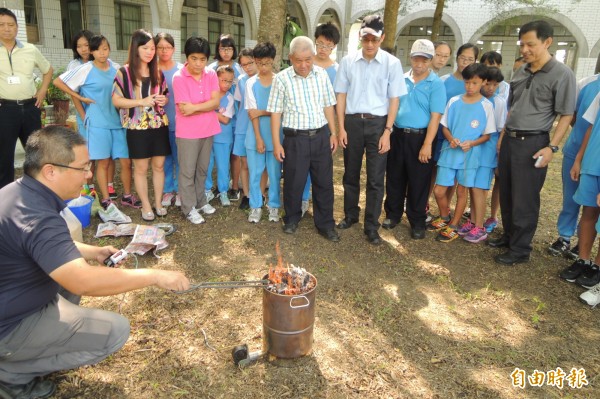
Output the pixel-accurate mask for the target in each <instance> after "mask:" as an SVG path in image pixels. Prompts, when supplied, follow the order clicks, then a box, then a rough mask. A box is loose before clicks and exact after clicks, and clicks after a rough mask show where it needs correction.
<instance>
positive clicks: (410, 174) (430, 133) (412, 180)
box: [382, 39, 446, 240]
mask: <svg viewBox="0 0 600 399" xmlns="http://www.w3.org/2000/svg"><path fill="white" fill-rule="evenodd" d="M436 51H437V50H435V49H434V45H433V43H432V42H431V41H429V40H426V39H419V40H416V41H415V43H414V44H413V46H412V48H411V50H410V65H411V70H410V71H409V72H407V73H406V74H405V75H404V76H405V81H406V85H407V86H408V88H409V91H408V94H407V95H405V96H402V97H401V99H400V100H401V101H400V102H401V104H400V109H399V110H398V115H397V116H396V121H395V122H394V131H393V133H392V135H391V138H390V147H391V148H390V153H389V155H388V159H387V179H386V198H385V204H384V208H385V212H386V216H387V217H386V219H385V220H384V221H383V226H382V227H383V228H384V229H393V228H394V227H396V225H397V224H398V223H400V220H401V219H402V213H403V211H404V203H405V201H406V216H407V217H408V221H409V223H410V226H411V237H412V238H413V239H415V240H418V239H423V238H425V218H426V217H427V212H426V207H427V197H428V194H429V182H430V181H431V174H432V172H433V167H434V163H433V161H431V162H430V160H431V153H432V149H431V147H432V144H433V141H434V139H435V138H436V135H437V130H438V126H439V124H440V120H441V118H442V114H443V113H444V109H445V108H446V88H445V86H444V82H442V80H441V79H440V78H439V77H438V76H437V74H436V73H435V72H433V71H432V70H430V69H429V68H430V67H431V65H432V58H433V57H434V54H435V52H436Z"/></svg>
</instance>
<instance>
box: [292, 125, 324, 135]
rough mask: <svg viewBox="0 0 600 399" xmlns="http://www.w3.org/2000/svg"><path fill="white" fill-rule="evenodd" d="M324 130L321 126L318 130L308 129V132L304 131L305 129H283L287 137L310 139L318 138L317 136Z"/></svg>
mask: <svg viewBox="0 0 600 399" xmlns="http://www.w3.org/2000/svg"><path fill="white" fill-rule="evenodd" d="M321 130H323V127H322V126H321V127H320V128H318V129H307V130H303V129H292V128H289V127H284V128H283V135H284V136H286V137H294V136H308V137H312V136H316V135H317V134H319V132H320V131H321Z"/></svg>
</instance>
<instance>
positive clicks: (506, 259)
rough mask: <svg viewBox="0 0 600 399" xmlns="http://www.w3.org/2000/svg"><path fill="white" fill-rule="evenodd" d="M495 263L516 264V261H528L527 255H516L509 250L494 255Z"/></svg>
mask: <svg viewBox="0 0 600 399" xmlns="http://www.w3.org/2000/svg"><path fill="white" fill-rule="evenodd" d="M494 260H495V261H496V263H500V264H502V265H506V266H512V265H516V264H517V263H527V262H529V255H516V254H514V253H513V252H511V251H506V252H504V253H503V254H500V255H496V256H494Z"/></svg>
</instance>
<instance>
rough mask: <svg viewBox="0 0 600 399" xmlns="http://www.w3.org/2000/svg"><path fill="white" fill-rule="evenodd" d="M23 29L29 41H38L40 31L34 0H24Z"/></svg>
mask: <svg viewBox="0 0 600 399" xmlns="http://www.w3.org/2000/svg"><path fill="white" fill-rule="evenodd" d="M23 8H24V10H25V30H26V32H27V41H28V42H29V43H39V42H40V32H39V29H38V21H37V7H36V4H35V0H25V2H24V7H23Z"/></svg>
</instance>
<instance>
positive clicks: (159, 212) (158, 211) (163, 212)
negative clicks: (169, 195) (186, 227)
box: [154, 207, 167, 217]
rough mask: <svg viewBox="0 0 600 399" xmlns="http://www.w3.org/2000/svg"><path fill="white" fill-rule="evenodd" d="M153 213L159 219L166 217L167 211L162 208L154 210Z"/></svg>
mask: <svg viewBox="0 0 600 399" xmlns="http://www.w3.org/2000/svg"><path fill="white" fill-rule="evenodd" d="M154 212H155V213H156V216H160V217H163V216H167V210H166V209H165V208H162V207H161V208H155V209H154Z"/></svg>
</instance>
